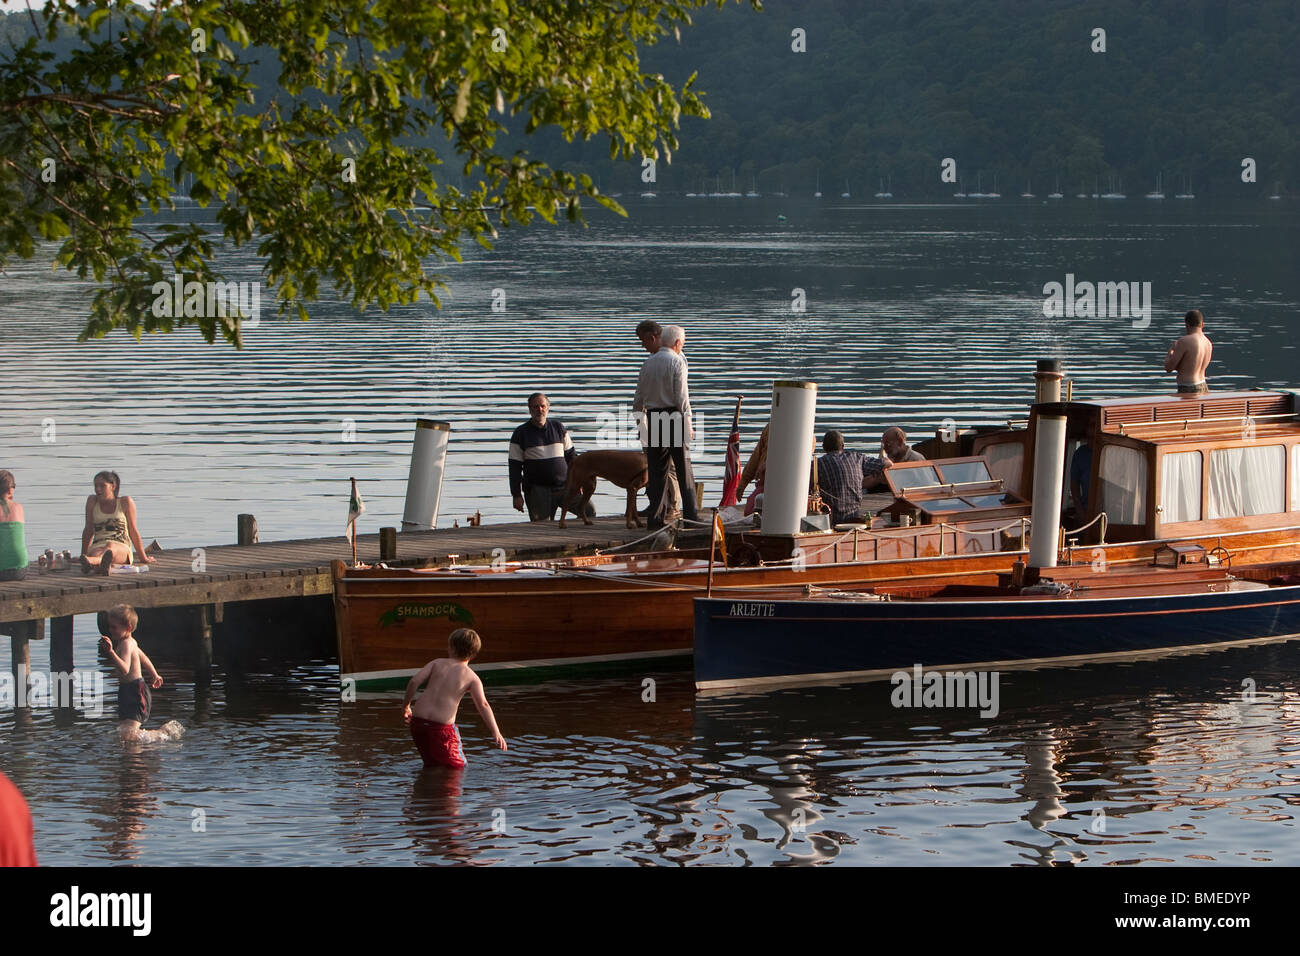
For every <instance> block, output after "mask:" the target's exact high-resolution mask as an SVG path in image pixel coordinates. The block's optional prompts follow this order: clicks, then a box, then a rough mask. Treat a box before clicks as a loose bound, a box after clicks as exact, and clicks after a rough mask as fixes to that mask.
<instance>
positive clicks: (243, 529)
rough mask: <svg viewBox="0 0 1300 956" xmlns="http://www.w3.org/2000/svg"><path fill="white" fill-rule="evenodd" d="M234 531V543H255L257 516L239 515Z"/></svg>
mask: <svg viewBox="0 0 1300 956" xmlns="http://www.w3.org/2000/svg"><path fill="white" fill-rule="evenodd" d="M237 520H238V522H239V525H238V528H237V529H236V531H235V543H236V544H257V518H255V517H253V516H252V515H240V516H239V518H238V519H237Z"/></svg>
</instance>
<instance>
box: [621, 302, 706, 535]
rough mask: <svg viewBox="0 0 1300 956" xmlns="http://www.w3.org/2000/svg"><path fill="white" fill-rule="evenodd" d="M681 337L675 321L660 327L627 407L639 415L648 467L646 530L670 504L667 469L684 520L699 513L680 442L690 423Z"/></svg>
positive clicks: (684, 439)
mask: <svg viewBox="0 0 1300 956" xmlns="http://www.w3.org/2000/svg"><path fill="white" fill-rule="evenodd" d="M685 340H686V333H685V332H683V331H682V328H681V326H678V325H669V326H666V327H665V328H664V330H663V334H662V336H661V339H660V347H659V350H658V351H656V352H655V353H654V354H652V355H651V356H650V357H649V358H648V359H646V360H645V364H644V365H642V366H641V374H640V375H639V376H638V377H637V383H636V398H635V399H633V401H632V410H633V411H634V412H636V413H637V415H638V416H639V417H640V420H641V444H642V446H643V447H644V449H645V455H646V462H647V465H648V467H649V481H648V482H647V483H646V494H647V496H648V497H649V499H650V514H649V517H648V520H647V522H646V525H647V527H649V528H650V529H652V530H653V529H655V528H662V527H663V526H664V522H665V520H666V517H667V515H668V513H669V510H670V508H671V494H670V491H669V487H668V485H669V482H668V476H669V473H670V471H673V472H675V473H676V476H677V485H678V488H679V490H680V492H681V497H682V516H683V517H684V518H686V519H687V520H689V521H698V520H699V519H700V515H699V512H698V510H697V509H696V505H695V475H694V474H693V473H692V471H691V458H690V453H689V451H688V450H687V447H686V446H687V444H688V443H689V442H690V439H691V434H692V429H691V399H690V394H689V390H688V388H687V381H686V375H687V372H686V360H685V358H684V357H683V356H682V354H681V345H682V343H683V342H685ZM647 348H648V347H647Z"/></svg>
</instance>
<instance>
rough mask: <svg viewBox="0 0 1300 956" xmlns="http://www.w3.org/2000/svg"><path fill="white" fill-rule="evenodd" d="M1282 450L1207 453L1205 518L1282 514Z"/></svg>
mask: <svg viewBox="0 0 1300 956" xmlns="http://www.w3.org/2000/svg"><path fill="white" fill-rule="evenodd" d="M1285 465H1286V448H1285V447H1284V446H1282V445H1255V446H1252V447H1249V448H1219V449H1216V450H1214V451H1211V452H1210V501H1209V508H1208V509H1207V510H1208V512H1209V514H1208V515H1207V517H1209V518H1240V517H1244V516H1246V515H1267V514H1276V513H1277V512H1280V511H1285V510H1286V505H1285V502H1284V500H1283V498H1284V492H1285V489H1286V486H1285V485H1284V483H1283V482H1284V478H1283V468H1284V466H1285Z"/></svg>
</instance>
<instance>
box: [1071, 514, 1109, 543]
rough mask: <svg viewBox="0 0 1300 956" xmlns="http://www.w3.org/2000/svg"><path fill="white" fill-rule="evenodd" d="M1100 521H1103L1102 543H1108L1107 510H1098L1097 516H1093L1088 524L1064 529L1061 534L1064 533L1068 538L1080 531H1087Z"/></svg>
mask: <svg viewBox="0 0 1300 956" xmlns="http://www.w3.org/2000/svg"><path fill="white" fill-rule="evenodd" d="M1098 521H1100V522H1101V541H1100V543H1101V544H1105V543H1106V524H1107V521H1106V512H1104V511H1098V512H1097V517H1095V518H1093V519H1092V520H1091V521H1089V522H1088V523H1087V524H1086V525H1084V526H1083V527H1081V528H1075V529H1074V530H1073V531H1062V532H1061V534H1062V536H1064V537H1066V538H1069V537H1071V536H1073V535H1076V534H1078V533H1079V532H1080V531H1087V530H1088V529H1089V528H1091V527H1092V526H1093V525H1095V524H1096V523H1097V522H1098Z"/></svg>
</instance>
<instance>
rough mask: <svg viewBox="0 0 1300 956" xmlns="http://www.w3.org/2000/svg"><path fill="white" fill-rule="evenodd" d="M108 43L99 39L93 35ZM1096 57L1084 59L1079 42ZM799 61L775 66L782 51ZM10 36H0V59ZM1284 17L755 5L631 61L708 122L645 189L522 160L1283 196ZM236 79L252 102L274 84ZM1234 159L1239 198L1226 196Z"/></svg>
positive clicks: (1294, 163) (668, 175) (764, 181)
mask: <svg viewBox="0 0 1300 956" xmlns="http://www.w3.org/2000/svg"><path fill="white" fill-rule="evenodd" d="M110 26H111V25H110ZM1098 28H1100V29H1102V30H1104V31H1105V36H1104V42H1105V52H1094V47H1096V46H1098V44H1099V40H1098V39H1097V38H1095V37H1094V33H1093V31H1094V30H1096V29H1098ZM796 30H801V31H803V34H802V37H803V42H804V44H805V45H806V52H795V51H794V50H793V49H792V47H793V46H794V45H796V43H797V42H798V41H797V39H796V37H795V36H794V31H796ZM29 32H30V26H29V21H28V17H27V15H26V14H25V13H14V14H10V15H9V16H8V17H7V18H5V19H4V20H3V21H0V46H7V45H8V41H6V40H5V39H3V38H4V37H8V38H9V40H13V41H18V40H21V39H23V38H25V37H26V36H27V35H28V34H29ZM1297 51H1300V17H1297V16H1296V6H1295V2H1294V0H1247V2H1241V3H1229V2H1227V0H1139V2H1135V0H1091V2H1084V3H1061V2H1042V0H964V2H950V0H797V2H796V0H785V2H783V0H768V2H766V4H765V9H764V10H763V12H761V13H758V12H755V11H754V10H753V9H752V8H751V7H750V6H749V5H748V4H740V5H736V4H729V5H728V6H727V7H725V8H724V9H722V10H718V9H715V8H712V7H710V8H707V9H705V10H702V11H700V13H699V14H698V15H697V18H696V25H695V26H694V27H693V28H691V29H689V30H685V31H683V32H682V37H681V42H680V43H678V42H676V41H675V40H674V39H673V38H672V37H668V38H666V39H665V40H664V42H662V43H660V44H658V45H656V46H653V47H650V48H647V49H645V50H644V51H643V66H644V67H645V68H646V69H648V70H652V71H657V72H662V73H664V74H665V75H666V76H667V77H668V78H669V79H670V80H672V81H674V82H681V81H684V80H685V79H686V78H687V77H688V76H689V75H690V74H691V73H692V72H696V71H698V74H699V79H698V81H697V83H696V86H697V88H698V89H701V90H704V91H705V92H706V93H707V96H706V100H705V101H706V103H707V104H708V105H709V108H710V109H711V111H712V114H713V116H712V119H710V120H708V121H703V120H697V119H692V118H687V119H685V120H684V121H683V131H682V137H681V140H682V148H681V149H680V150H679V152H678V153H677V154H676V155H675V156H673V158H672V163H671V165H667V164H664V163H660V164H659V166H658V168H657V177H656V182H655V184H654V185H653V186H647V185H643V184H642V182H641V175H640V174H641V167H640V166H639V165H634V164H629V163H626V162H622V163H612V162H610V160H609V159H608V143H607V142H605V141H596V140H593V141H591V142H587V143H582V142H577V143H565V142H564V141H563V140H562V139H560V137H558V136H557V135H554V134H553V133H551V134H548V133H545V132H543V133H542V134H541V135H540V136H539V137H537V138H536V141H534V142H531V143H526V142H525V141H523V140H522V139H520V141H519V144H518V145H519V147H520V148H523V147H525V146H526V147H527V148H529V149H530V151H533V152H535V153H537V154H538V155H539V156H540V157H541V158H545V159H548V160H550V161H553V162H557V161H558V162H564V163H565V164H567V165H568V166H570V167H572V168H574V169H575V171H579V172H582V171H585V172H590V173H592V174H593V176H595V177H597V178H598V180H599V181H600V183H601V185H602V187H603V189H604V191H606V192H619V191H623V192H627V191H640V190H642V189H651V188H652V189H655V190H657V191H660V192H687V191H712V190H714V189H716V188H718V186H719V184H720V185H721V188H722V189H724V190H730V189H731V188H732V183H733V181H734V183H735V188H737V189H738V190H739V191H741V192H744V191H747V190H749V189H750V188H751V187H752V186H757V188H758V189H759V190H760V191H762V192H767V193H770V192H775V191H787V192H789V193H791V194H796V193H797V194H802V195H808V194H811V193H812V192H813V190H814V189H815V187H816V184H817V183H818V181H820V183H821V188H822V190H823V191H824V192H825V193H826V194H827V195H828V196H831V195H835V196H838V195H839V194H840V193H841V192H843V191H844V190H845V188H846V186H847V188H848V189H849V190H850V191H851V192H852V193H853V194H854V195H855V196H861V195H869V194H870V193H872V192H875V191H876V190H877V189H878V188H879V187H880V184H881V183H882V182H884V183H887V184H888V185H889V187H890V189H891V191H892V192H893V193H894V195H895V196H897V197H900V198H902V197H908V198H926V197H940V196H949V195H951V194H952V193H953V192H955V191H956V189H957V187H956V186H955V185H952V184H948V183H945V182H943V181H941V179H940V163H941V161H942V160H944V159H945V158H952V159H953V160H955V162H956V169H957V173H958V175H959V176H960V179H961V186H962V187H964V188H966V189H967V190H968V191H970V190H974V189H975V188H976V184H977V183H980V184H981V185H982V187H983V189H984V190H986V191H988V190H992V189H993V187H994V182H995V181H996V183H997V186H998V188H999V190H1000V191H1001V192H1002V193H1003V194H1004V195H1008V196H1009V195H1016V194H1019V193H1020V192H1022V191H1023V190H1024V189H1025V186H1026V184H1030V183H1031V184H1032V188H1033V191H1035V192H1036V193H1038V194H1039V195H1043V194H1046V193H1048V192H1050V191H1052V189H1053V188H1055V187H1056V186H1057V184H1058V182H1059V186H1060V190H1061V191H1062V192H1064V193H1066V194H1067V195H1074V194H1075V193H1078V192H1087V193H1091V192H1093V191H1094V189H1095V187H1097V186H1099V187H1100V190H1101V191H1103V192H1104V191H1106V189H1107V188H1108V186H1110V185H1112V184H1113V186H1114V187H1115V188H1116V189H1121V188H1122V189H1123V190H1124V191H1126V192H1128V194H1129V195H1141V194H1142V193H1144V192H1146V191H1148V190H1150V189H1151V188H1152V187H1153V186H1154V185H1155V180H1156V175H1157V174H1158V173H1159V174H1162V176H1163V183H1164V188H1165V191H1166V192H1167V193H1169V194H1170V195H1172V194H1173V193H1175V192H1177V191H1180V190H1183V189H1185V188H1190V189H1191V190H1193V191H1195V192H1196V193H1197V195H1200V196H1220V197H1221V196H1241V197H1250V196H1258V195H1264V194H1267V193H1271V192H1273V190H1274V188H1275V186H1276V185H1277V184H1279V183H1280V184H1281V187H1280V188H1281V190H1282V192H1283V193H1287V192H1288V186H1289V187H1290V190H1289V191H1290V192H1292V193H1294V192H1295V191H1296V189H1297V188H1300V143H1298V138H1297V131H1298V130H1300V53H1297ZM253 75H254V76H255V77H256V78H257V79H258V80H259V82H260V83H261V84H263V85H264V86H265V88H266V90H267V93H268V95H269V94H270V92H272V91H273V90H274V86H275V76H276V70H275V68H274V67H273V66H272V65H270V64H269V63H267V64H265V65H263V66H260V67H258V68H255V69H254V71H253ZM1246 157H1250V158H1253V159H1254V160H1255V161H1256V163H1257V166H1258V172H1257V180H1258V181H1257V182H1256V183H1254V184H1247V183H1243V182H1242V178H1241V173H1242V160H1243V159H1244V158H1246Z"/></svg>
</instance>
